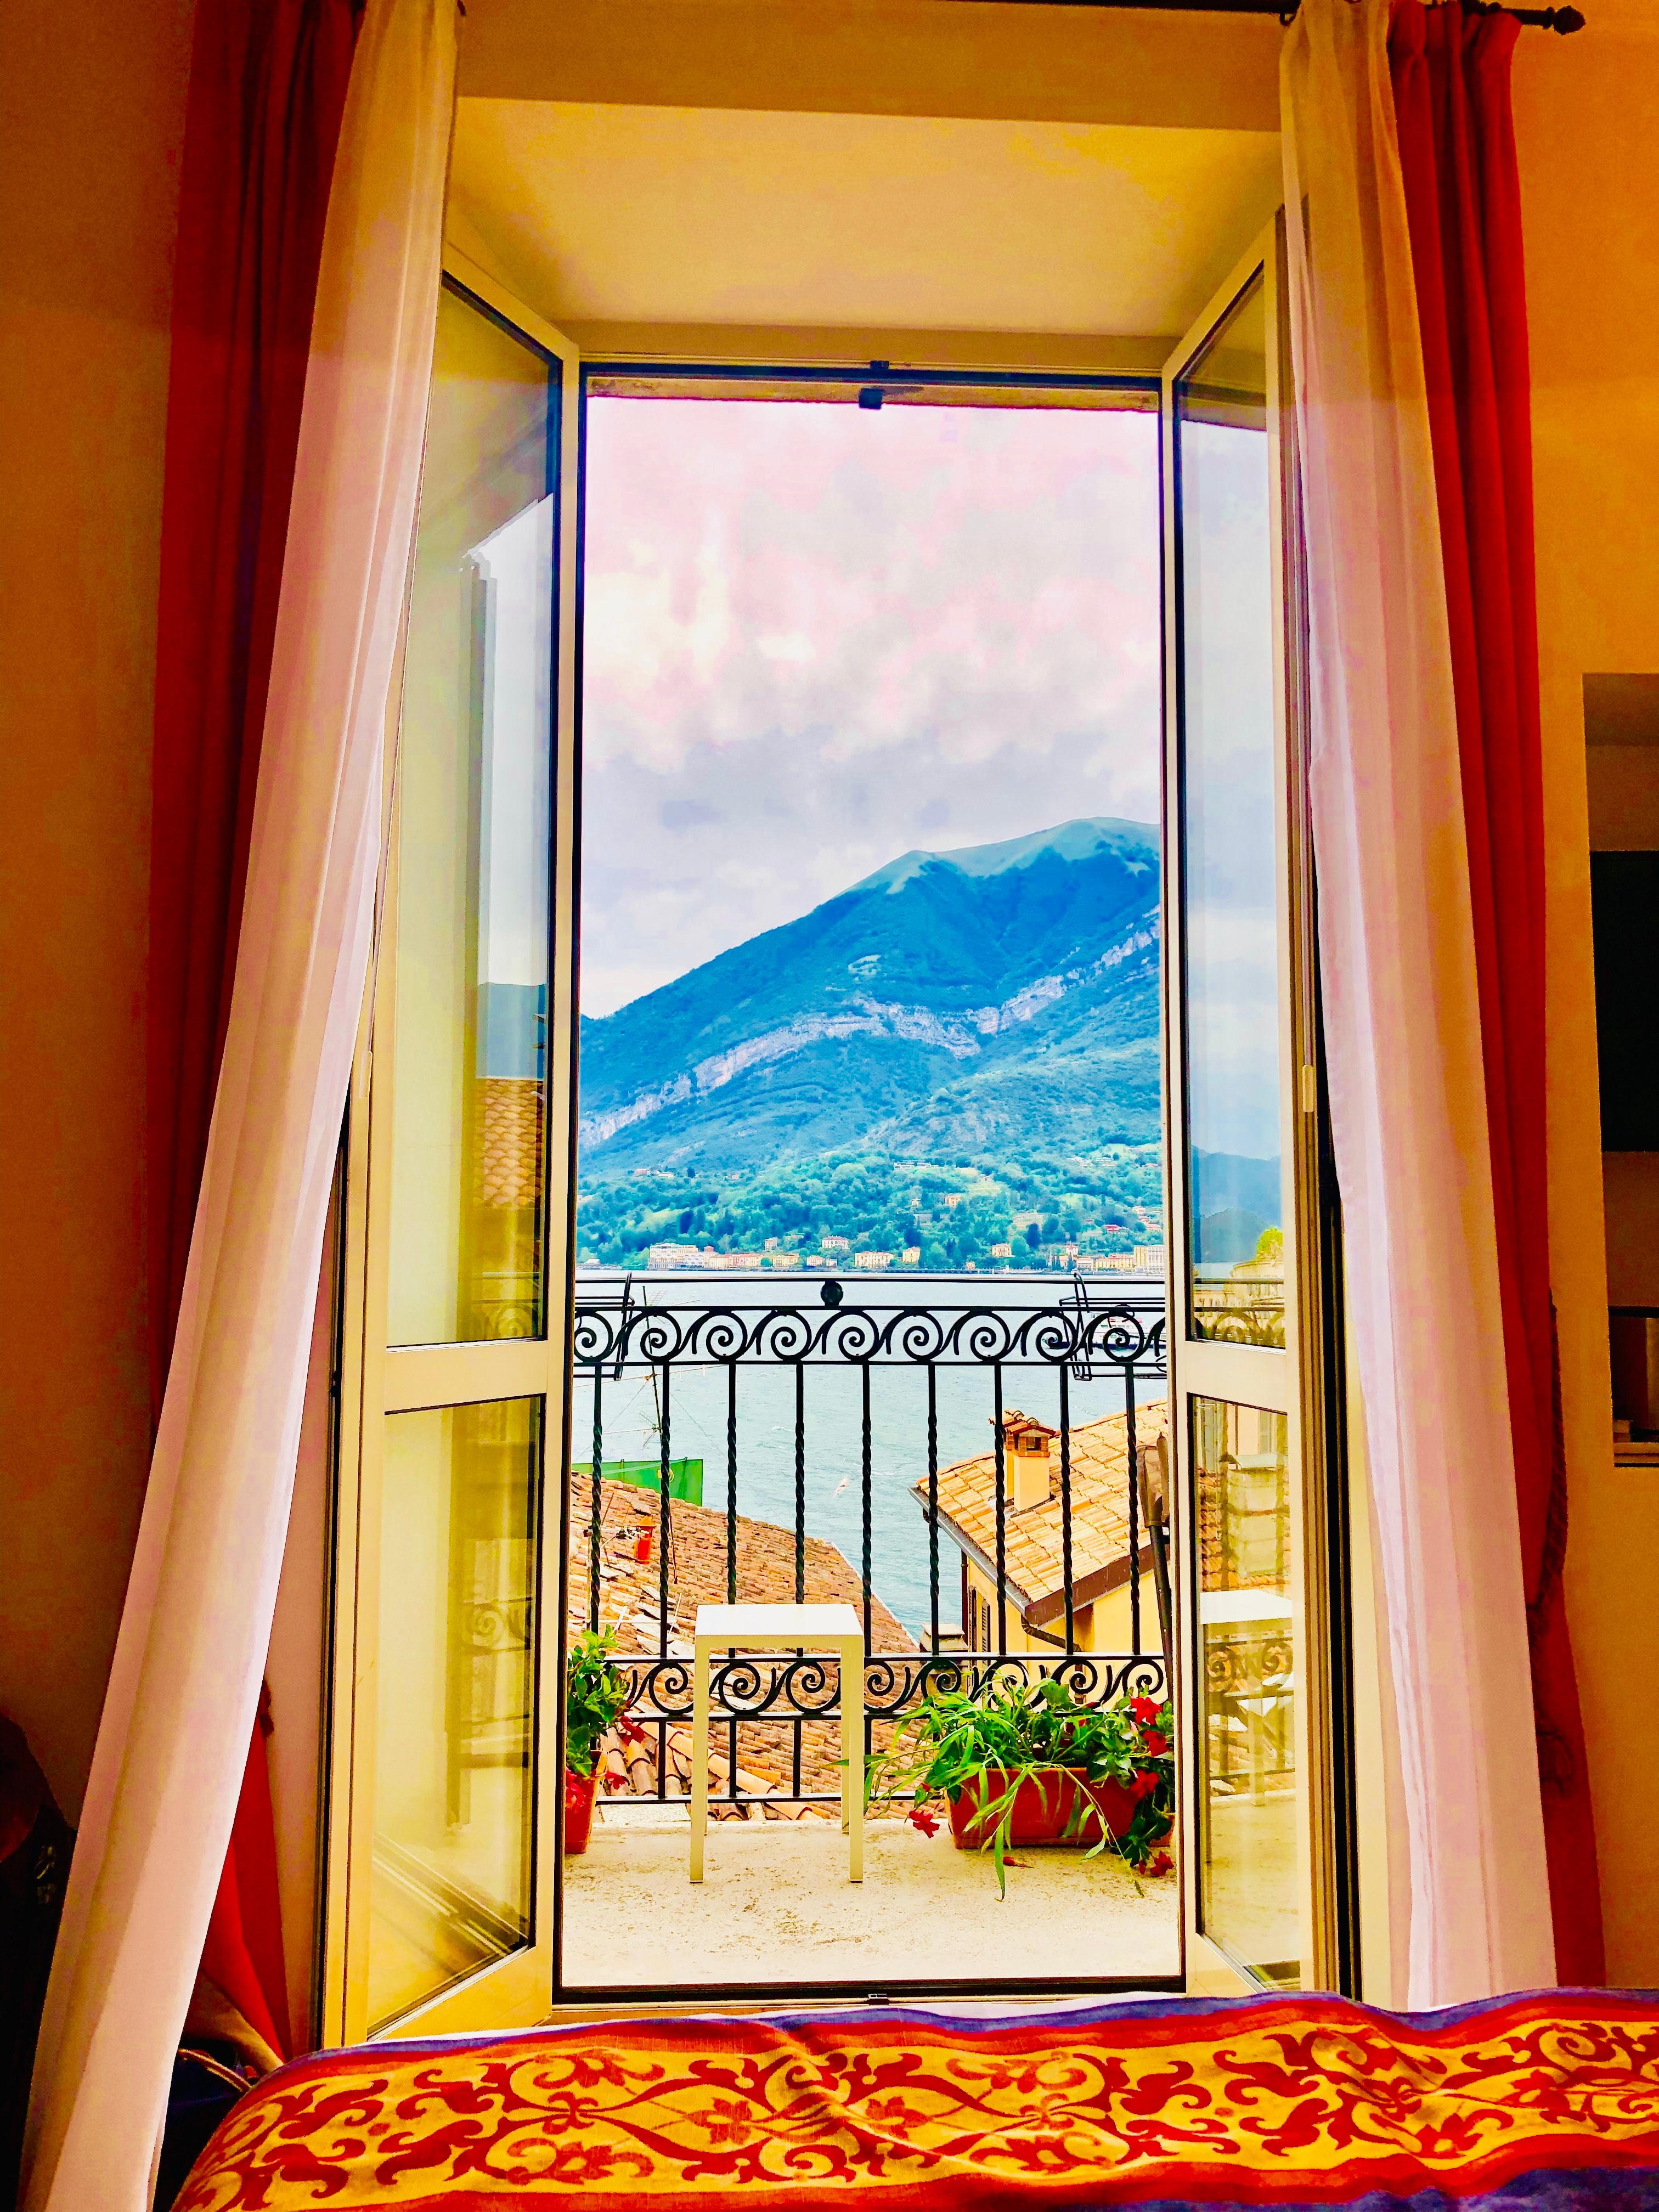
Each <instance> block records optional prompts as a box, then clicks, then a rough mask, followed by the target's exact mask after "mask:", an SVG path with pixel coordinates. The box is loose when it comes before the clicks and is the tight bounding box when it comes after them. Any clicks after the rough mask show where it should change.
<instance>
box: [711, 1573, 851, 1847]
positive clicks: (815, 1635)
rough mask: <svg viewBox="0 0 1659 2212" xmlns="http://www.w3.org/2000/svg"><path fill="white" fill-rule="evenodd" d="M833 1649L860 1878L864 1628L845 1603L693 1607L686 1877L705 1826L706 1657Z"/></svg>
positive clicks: (845, 1804) (845, 1794) (846, 1802)
mask: <svg viewBox="0 0 1659 2212" xmlns="http://www.w3.org/2000/svg"><path fill="white" fill-rule="evenodd" d="M727 1650H738V1651H833V1652H835V1653H836V1656H838V1657H839V1659H840V1661H841V1749H842V1761H843V1765H842V1784H841V1812H842V1822H841V1824H842V1827H843V1828H844V1829H845V1830H846V1832H847V1835H848V1857H849V1860H850V1864H849V1866H848V1877H847V1878H848V1881H863V1880H864V1626H863V1623H862V1622H861V1621H860V1619H859V1617H858V1615H857V1613H854V1610H853V1608H852V1607H851V1606H850V1605H700V1606H699V1607H697V1626H696V1633H695V1636H694V1638H693V1641H692V1647H691V1669H692V1672H691V1879H692V1881H702V1842H703V1835H704V1832H705V1831H706V1830H707V1828H708V1661H709V1654H710V1653H711V1652H714V1651H727Z"/></svg>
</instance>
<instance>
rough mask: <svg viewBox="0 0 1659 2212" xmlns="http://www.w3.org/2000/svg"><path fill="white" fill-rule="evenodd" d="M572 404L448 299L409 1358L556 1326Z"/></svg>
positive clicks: (408, 1031) (419, 719) (409, 1131)
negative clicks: (551, 1163) (551, 933)
mask: <svg viewBox="0 0 1659 2212" xmlns="http://www.w3.org/2000/svg"><path fill="white" fill-rule="evenodd" d="M555 390H556V387H555V386H551V385H550V378H549V365H548V362H547V360H546V358H545V356H543V355H542V354H540V353H538V352H537V351H534V350H533V349H532V348H530V347H529V346H527V345H526V344H524V343H520V341H519V340H518V339H516V338H514V337H511V336H509V335H508V334H507V332H506V331H502V330H501V329H500V328H498V327H497V325H495V324H494V323H492V322H490V321H489V319H487V318H486V317H485V316H483V315H482V314H480V313H478V312H477V309H476V308H474V307H470V306H469V305H468V304H467V303H466V301H464V300H462V299H460V298H458V297H457V296H456V295H454V294H453V293H452V292H449V291H446V292H445V293H444V294H443V295H442V296H441V301H440V306H439V313H438V339H437V353H436V358H435V366H434V371H433V379H432V403H431V414H430V417H429V420H428V426H427V441H426V460H425V465H424V470H423V473H422V482H421V520H420V533H419V537H418V538H417V541H416V556H415V579H414V586H413V592H412V597H411V599H410V626H409V652H408V660H407V665H406V672H405V677H404V708H403V727H402V737H401V754H400V763H399V769H398V774H399V778H400V782H401V787H402V829H401V832H400V844H399V853H398V866H399V876H398V938H397V945H398V951H397V960H398V969H397V991H398V1016H397V1031H396V1038H397V1042H396V1059H395V1066H394V1105H393V1115H392V1258H391V1304H390V1314H389V1334H390V1339H391V1341H392V1343H393V1344H437V1343H453V1342H471V1341H473V1340H476V1339H477V1338H480V1337H502V1336H536V1335H539V1334H540V1333H541V1330H542V1327H543V1322H542V1298H541V1273H542V1265H541V1247H542V1210H543V1206H542V1200H543V1178H544V1162H543V1152H544V1144H543V1131H544V1127H545V1121H546V1112H545V1084H546V1048H547V963H548V881H547V858H548V853H549V850H550V828H551V823H550V784H549V772H550V757H551V732H552V712H553V708H552V699H553V691H552V678H553V513H554V500H553V497H552V495H551V494H550V490H549V483H550V471H551V469H552V467H553V465H554V455H555V453H556V442H555V441H554V439H553V437H552V435H551V432H552V422H553V418H552V404H553V397H554V392H555Z"/></svg>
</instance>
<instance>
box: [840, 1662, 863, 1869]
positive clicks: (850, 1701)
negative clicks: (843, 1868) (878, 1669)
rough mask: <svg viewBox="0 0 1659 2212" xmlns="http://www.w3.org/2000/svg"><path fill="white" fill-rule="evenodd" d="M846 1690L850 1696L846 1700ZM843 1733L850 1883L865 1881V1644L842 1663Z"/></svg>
mask: <svg viewBox="0 0 1659 2212" xmlns="http://www.w3.org/2000/svg"><path fill="white" fill-rule="evenodd" d="M849 1686H850V1687H851V1689H852V1692H853V1694H852V1695H851V1697H848V1694H847V1693H848V1688H849ZM841 1711H842V1734H843V1736H844V1738H845V1741H846V1746H847V1812H848V1830H849V1832H850V1836H851V1842H850V1844H849V1847H848V1875H847V1878H848V1881H863V1880H864V1644H863V1641H862V1639H861V1638H860V1642H859V1643H858V1644H857V1645H856V1646H855V1647H854V1649H853V1650H850V1651H848V1653H847V1654H846V1656H844V1657H843V1658H842V1662H841Z"/></svg>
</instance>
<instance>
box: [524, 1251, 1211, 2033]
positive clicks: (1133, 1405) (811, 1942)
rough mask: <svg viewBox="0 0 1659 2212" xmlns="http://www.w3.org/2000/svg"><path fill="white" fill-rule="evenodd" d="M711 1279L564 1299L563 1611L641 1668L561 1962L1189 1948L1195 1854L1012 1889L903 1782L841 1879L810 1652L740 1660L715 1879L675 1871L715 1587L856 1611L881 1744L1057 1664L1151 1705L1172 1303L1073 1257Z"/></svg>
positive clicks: (1104, 1972) (754, 1965) (682, 1851)
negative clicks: (1189, 1864) (572, 1460)
mask: <svg viewBox="0 0 1659 2212" xmlns="http://www.w3.org/2000/svg"><path fill="white" fill-rule="evenodd" d="M586 1287H587V1286H586V1284H585V1285H584V1286H583V1288H584V1292H585V1293H586ZM712 1288H713V1286H712V1285H708V1283H707V1282H698V1281H696V1279H688V1278H685V1277H679V1278H675V1279H669V1280H663V1279H659V1278H653V1279H651V1280H650V1281H649V1282H648V1283H647V1284H646V1285H640V1284H639V1283H637V1282H636V1281H631V1280H630V1281H623V1280H618V1281H617V1283H616V1284H615V1285H614V1286H608V1287H607V1289H606V1290H605V1291H602V1292H601V1293H600V1295H599V1296H597V1297H593V1296H588V1295H584V1296H583V1297H582V1298H581V1300H580V1303H579V1304H578V1308H577V1326H576V1335H575V1347H576V1355H575V1374H574V1422H575V1425H574V1434H575V1435H576V1436H577V1437H580V1439H581V1441H582V1443H583V1444H584V1445H585V1446H586V1449H587V1452H588V1456H587V1458H586V1461H585V1462H579V1463H578V1464H576V1465H575V1466H574V1468H573V1470H572V1474H571V1494H570V1501H569V1519H568V1529H569V1553H568V1613H567V1618H568V1626H569V1628H570V1630H571V1631H572V1632H577V1631H580V1630H582V1629H585V1628H590V1627H599V1628H604V1629H606V1630H609V1631H610V1632H611V1633H612V1635H613V1637H614V1638H615V1650H616V1658H617V1664H618V1665H619V1666H620V1667H621V1668H622V1669H623V1672H624V1673H625V1674H627V1675H628V1676H629V1680H630V1684H631V1689H632V1695H631V1699H630V1703H629V1710H628V1712H627V1715H626V1717H625V1723H624V1725H623V1728H622V1729H620V1730H618V1731H617V1732H615V1733H614V1734H613V1735H612V1736H611V1738H609V1739H607V1741H606V1743H605V1747H604V1755H603V1765H604V1769H605V1782H606V1784H607V1787H606V1790H605V1794H604V1795H603V1796H602V1797H601V1801H600V1804H599V1810H598V1813H597V1817H596V1820H595V1824H594V1832H593V1837H592V1843H591V1844H590V1847H589V1849H588V1850H587V1852H586V1854H585V1855H584V1856H582V1857H571V1858H569V1859H568V1860H567V1862H566V1869H565V1898H564V1909H563V1936H562V1950H563V1967H562V1980H563V1984H564V1986H565V1987H566V1988H567V1989H568V1990H575V1989H579V1988H580V1989H592V1990H602V1991H605V1993H607V1994H611V1995H614V1996H623V1995H625V1994H627V1993H628V1992H629V1991H630V1990H652V1991H653V1992H657V1993H662V1992H665V1991H666V1990H685V1991H687V1992H688V1993H690V1992H693V1991H708V1990H729V1991H733V1992H735V1991H738V1990H743V1989H754V1990H775V1989H779V1988H782V1987H787V1986H788V1985H790V1984H803V1983H805V1984H812V1985H814V1986H818V1987H832V1986H842V1985H844V1986H846V1987H848V1988H850V1989H854V1990H859V1991H866V1990H870V1989H872V1988H886V1987H888V1986H889V1985H890V1984H892V1985H897V1986H901V1987H902V1986H904V1985H907V1984H921V1985H925V1986H927V1987H930V1988H934V1989H939V1988H948V1987H950V1986H951V1984H967V1983H972V1984H975V1985H978V1986H985V1985H987V1984H994V1983H996V1982H1000V1981H1001V1982H1016V1983H1017V1982H1023V1981H1029V1980H1030V1978H1032V1975H1033V1963H1032V1962H1033V1961H1034V1960H1040V1961H1042V1962H1044V1963H1043V1964H1042V1966H1039V1967H1038V1968H1036V1974H1037V1978H1041V1979H1045V1980H1047V1979H1058V1980H1062V1981H1063V1980H1076V1981H1078V1982H1079V1983H1083V1984H1090V1985H1092V1986H1099V1985H1101V1984H1144V1983H1146V1982H1147V1981H1149V1980H1159V1979H1164V1978H1168V1977H1170V1976H1173V1975H1175V1974H1176V1973H1177V1972H1178V1971H1179V1948H1178V1940H1177V1932H1176V1899H1175V1889H1174V1884H1173V1882H1172V1881H1169V1880H1168V1879H1164V1880H1153V1879H1141V1878H1139V1877H1137V1876H1136V1875H1133V1873H1132V1872H1131V1871H1130V1870H1129V1869H1128V1868H1127V1867H1126V1866H1125V1865H1124V1864H1123V1863H1122V1862H1121V1860H1120V1859H1119V1858H1117V1857H1115V1855H1114V1854H1112V1853H1110V1852H1106V1853H1103V1854H1102V1855H1101V1856H1100V1857H1095V1858H1090V1857H1086V1856H1085V1854H1084V1853H1083V1852H1081V1851H1079V1850H1075V1849H1066V1848H1055V1849H1048V1850H1025V1849H1022V1850H1020V1851H1018V1853H1017V1854H1016V1855H1015V1856H1016V1859H1017V1861H1018V1863H1017V1864H1016V1865H1015V1866H1014V1868H1013V1869H1012V1870H1011V1871H1010V1872H1009V1875H1008V1877H1007V1886H1006V1894H1005V1895H1001V1896H1000V1895H999V1890H998V1885H997V1881H996V1878H995V1874H994V1868H993V1866H992V1863H991V1862H990V1860H989V1858H988V1857H984V1856H982V1855H981V1854H979V1853H977V1852H975V1851H959V1850H956V1849H955V1848H954V1847H953V1845H952V1844H951V1837H950V1833H949V1831H948V1827H941V1828H940V1830H939V1832H937V1833H935V1834H933V1835H932V1836H931V1837H930V1836H928V1835H927V1834H925V1833H923V1832H921V1828H919V1827H918V1826H914V1825H912V1823H911V1822H910V1820H908V1818H907V1817H906V1812H907V1804H906V1801H904V1800H902V1799H898V1800H894V1801H889V1802H884V1804H883V1805H881V1806H879V1807H878V1808H877V1817H875V1818H874V1819H873V1820H872V1824H871V1826H870V1830H869V1834H868V1844H867V1855H866V1877H865V1880H864V1881H863V1882H862V1884H861V1885H856V1886H855V1885H854V1884H851V1883H849V1882H848V1880H847V1869H846V1860H845V1857H844V1850H843V1846H842V1839H841V1837H840V1834H839V1832H838V1817H837V1811H836V1800H837V1796H838V1791H839V1784H840V1771H839V1768H838V1766H837V1764H836V1758H837V1752H838V1732H839V1723H840V1711H841V1706H840V1692H841V1686H840V1681H839V1670H838V1667H837V1664H836V1662H835V1661H833V1660H831V1659H828V1658H823V1657H820V1656H813V1655H811V1653H807V1654H805V1655H801V1654H791V1653H787V1652H785V1653H777V1654H753V1655H745V1654H742V1653H737V1654H732V1655H727V1656H726V1657H725V1658H724V1659H720V1660H717V1662H716V1664H715V1666H714V1669H713V1676H712V1685H711V1687H712V1705H713V1712H714V1725H713V1729H712V1750H713V1757H712V1759H711V1769H710V1798H711V1815H712V1819H713V1821H714V1826H712V1827H711V1831H710V1835H709V1840H708V1877H707V1880H706V1881H705V1882H704V1884H703V1885H702V1887H700V1888H694V1887H692V1885H691V1884H690V1881H689V1879H688V1872H687V1856H688V1846H689V1823H688V1816H687V1811H686V1800H687V1796H688V1789H689V1774H690V1712H691V1667H690V1650H691V1644H690V1636H691V1632H692V1628H693V1625H694V1623H695V1620H696V1610H697V1607H699V1605H706V1604H712V1603H789V1602H795V1603H823V1602H826V1601H842V1602H845V1603H848V1604H850V1605H852V1606H853V1607H854V1609H855V1611H856V1612H857V1613H858V1614H859V1616H860V1619H861V1620H862V1621H863V1624H864V1630H865V1661H864V1676H865V1711H866V1755H871V1754H878V1753H880V1752H881V1751H882V1750H883V1749H884V1747H886V1745H887V1744H888V1743H889V1742H890V1740H891V1738H892V1735H893V1731H894V1729H895V1726H896V1724H898V1723H902V1720H903V1718H904V1717H905V1716H906V1715H907V1714H908V1713H911V1712H913V1711H915V1708H916V1706H917V1705H918V1704H919V1703H920V1702H921V1699H924V1698H925V1697H926V1696H927V1694H928V1692H929V1691H930V1690H933V1689H939V1690H952V1689H967V1690H969V1691H973V1690H982V1689H984V1688H986V1687H987V1686H989V1685H991V1684H992V1683H994V1682H997V1681H1002V1682H1006V1681H1009V1680H1021V1681H1024V1682H1028V1683H1029V1682H1032V1681H1035V1680H1039V1679H1041V1678H1042V1677H1043V1676H1046V1675H1057V1676H1058V1677H1059V1678H1060V1680H1063V1681H1064V1682H1065V1683H1066V1686H1067V1687H1068V1688H1069V1689H1070V1690H1071V1691H1072V1692H1073V1695H1074V1696H1075V1697H1077V1698H1078V1699H1079V1700H1081V1701H1082V1702H1084V1703H1086V1704H1091V1705H1106V1704H1109V1703H1111V1702H1113V1701H1115V1700H1116V1699H1120V1698H1124V1697H1127V1696H1131V1695H1137V1694H1146V1695H1150V1696H1152V1697H1153V1698H1155V1699H1158V1701H1159V1702H1161V1701H1162V1700H1163V1699H1164V1696H1165V1695H1166V1694H1167V1685H1168V1682H1169V1680H1170V1662H1169V1651H1168V1636H1169V1620H1170V1595H1169V1583H1168V1556H1167V1508H1166V1504H1165V1497H1164V1449H1163V1443H1162V1438H1163V1429H1164V1402H1163V1397H1162V1391H1161V1385H1162V1383H1163V1380H1164V1374H1165V1368H1164V1304H1163V1300H1162V1298H1161V1297H1158V1298H1153V1297H1146V1296H1145V1295H1144V1294H1143V1295H1142V1296H1140V1297H1136V1296H1134V1295H1133V1294H1131V1295H1129V1296H1125V1295H1123V1294H1122V1293H1121V1291H1120V1292H1118V1293H1117V1294H1116V1295H1112V1294H1111V1293H1110V1292H1109V1291H1108V1288H1107V1286H1106V1285H1103V1284H1098V1283H1089V1282H1085V1281H1084V1280H1082V1279H1076V1280H1073V1282H1072V1283H1070V1284H1068V1285H1066V1288H1065V1290H1064V1291H1063V1293H1062V1294H1061V1295H1060V1296H1059V1297H1055V1296H1054V1295H1053V1294H1052V1293H1050V1292H1048V1291H1047V1290H1046V1286H1042V1285H1036V1284H1032V1285H1025V1284H1021V1283H1018V1282H1014V1281H1008V1282H1001V1283H997V1284H995V1285H975V1284H973V1283H972V1281H971V1280H969V1282H966V1283H964V1282H963V1281H962V1280H961V1279H951V1278H936V1279H924V1280H922V1281H918V1282H916V1283H915V1284H910V1283H907V1284H906V1285H904V1286H903V1292H902V1293H901V1297H903V1299H904V1302H903V1303H900V1302H899V1301H898V1300H897V1299H895V1298H894V1297H893V1293H894V1292H895V1291H898V1290H899V1285H896V1284H892V1283H888V1282H885V1281H879V1282H878V1281H871V1282H870V1283H868V1284H867V1285H866V1284H865V1283H862V1282H860V1283H858V1284H856V1285H845V1286H844V1285H842V1284H840V1283H836V1282H830V1283H826V1284H824V1285H811V1284H805V1283H800V1282H794V1283H791V1284H789V1285H787V1286H786V1285H781V1284H780V1285H771V1284H768V1283H763V1282H759V1281H752V1282H750V1283H746V1284H737V1283H734V1284H732V1285H731V1286H730V1289H729V1292H728V1294H727V1295H726V1296H725V1297H711V1295H710V1292H711V1290H712ZM720 1289H721V1291H726V1290H727V1286H726V1285H720ZM907 1294H908V1295H907ZM653 1462H654V1463H653ZM934 1809H935V1810H937V1809H939V1808H934ZM1060 1960H1063V1961H1064V1962H1065V1970H1064V1972H1062V1973H1060V1974H1056V1972H1055V1970H1054V1962H1055V1961H1060Z"/></svg>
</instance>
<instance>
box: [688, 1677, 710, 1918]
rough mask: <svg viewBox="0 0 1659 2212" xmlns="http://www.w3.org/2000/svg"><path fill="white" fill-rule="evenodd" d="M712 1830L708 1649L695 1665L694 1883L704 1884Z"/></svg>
mask: <svg viewBox="0 0 1659 2212" xmlns="http://www.w3.org/2000/svg"><path fill="white" fill-rule="evenodd" d="M707 1827H708V1645H707V1644H696V1645H695V1646H694V1647H693V1656H692V1661H691V1879H692V1881H702V1839H703V1832H704V1830H705V1829H706V1828H707Z"/></svg>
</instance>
